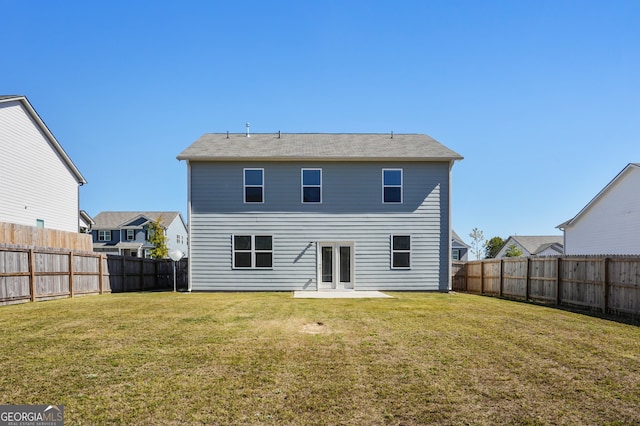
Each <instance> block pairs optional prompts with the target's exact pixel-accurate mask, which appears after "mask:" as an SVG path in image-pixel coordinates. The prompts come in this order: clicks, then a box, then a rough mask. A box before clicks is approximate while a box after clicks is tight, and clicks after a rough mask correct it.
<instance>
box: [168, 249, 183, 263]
mask: <svg viewBox="0 0 640 426" xmlns="http://www.w3.org/2000/svg"><path fill="white" fill-rule="evenodd" d="M182 256H184V253H182V252H181V251H180V250H178V249H173V250H171V251H169V257H170V258H171V260H173V261H174V262H177V261H178V260H180V259H182Z"/></svg>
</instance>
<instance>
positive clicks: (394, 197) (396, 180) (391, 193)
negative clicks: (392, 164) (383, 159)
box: [382, 169, 402, 203]
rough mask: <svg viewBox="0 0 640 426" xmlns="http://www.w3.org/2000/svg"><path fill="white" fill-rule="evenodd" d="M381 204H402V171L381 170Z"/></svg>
mask: <svg viewBox="0 0 640 426" xmlns="http://www.w3.org/2000/svg"><path fill="white" fill-rule="evenodd" d="M382 202H383V203H402V169H382Z"/></svg>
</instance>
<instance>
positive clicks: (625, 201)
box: [558, 163, 640, 255]
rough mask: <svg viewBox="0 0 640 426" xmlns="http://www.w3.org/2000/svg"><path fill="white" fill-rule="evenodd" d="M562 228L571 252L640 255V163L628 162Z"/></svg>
mask: <svg viewBox="0 0 640 426" xmlns="http://www.w3.org/2000/svg"><path fill="white" fill-rule="evenodd" d="M558 228H560V229H561V230H563V231H564V253H565V254H567V255H582V254H585V255H590V254H593V255H601V254H619V255H640V163H630V164H628V165H627V166H626V167H625V168H624V169H622V171H621V172H620V173H618V175H617V176H616V177H615V178H613V180H612V181H611V182H609V183H608V184H607V185H606V186H605V187H604V188H603V189H602V190H601V191H600V192H599V193H598V194H597V195H596V196H595V197H594V198H593V199H592V200H591V201H589V203H588V204H587V205H586V206H585V207H584V208H583V209H582V210H580V211H579V212H578V214H577V215H576V216H574V217H573V219H570V220H568V221H566V222H564V223H562V224H560V225H558Z"/></svg>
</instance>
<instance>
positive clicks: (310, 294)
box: [293, 290, 393, 299]
mask: <svg viewBox="0 0 640 426" xmlns="http://www.w3.org/2000/svg"><path fill="white" fill-rule="evenodd" d="M293 297H294V298H295V299H366V298H393V296H389V295H388V294H384V293H382V292H381V291H355V290H320V291H315V290H313V291H310V290H306V291H304V290H303V291H294V292H293Z"/></svg>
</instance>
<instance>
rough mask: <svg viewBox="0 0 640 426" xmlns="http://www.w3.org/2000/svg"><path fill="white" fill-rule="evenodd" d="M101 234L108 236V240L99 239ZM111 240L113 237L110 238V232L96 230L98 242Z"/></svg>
mask: <svg viewBox="0 0 640 426" xmlns="http://www.w3.org/2000/svg"><path fill="white" fill-rule="evenodd" d="M101 232H102V233H103V234H102V235H104V236H107V235H108V236H109V238H108V239H105V238H100V235H101V234H100V233H101ZM112 238H113V237H112V235H111V230H108V231H104V230H98V241H111V239H112Z"/></svg>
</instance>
